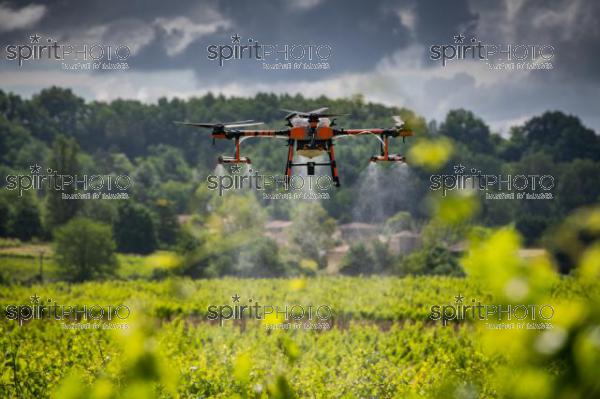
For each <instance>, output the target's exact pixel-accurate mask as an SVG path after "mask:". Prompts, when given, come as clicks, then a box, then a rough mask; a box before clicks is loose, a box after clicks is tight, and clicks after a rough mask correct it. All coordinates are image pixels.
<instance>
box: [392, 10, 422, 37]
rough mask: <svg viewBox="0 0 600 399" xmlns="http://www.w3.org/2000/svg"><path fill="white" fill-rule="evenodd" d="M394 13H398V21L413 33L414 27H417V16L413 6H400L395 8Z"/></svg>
mask: <svg viewBox="0 0 600 399" xmlns="http://www.w3.org/2000/svg"><path fill="white" fill-rule="evenodd" d="M396 15H398V18H399V19H400V23H401V24H402V25H404V26H405V27H406V28H407V29H408V30H409V31H410V32H411V33H413V34H414V32H415V29H416V28H417V16H416V14H415V10H414V7H412V6H402V7H400V8H398V9H397V10H396Z"/></svg>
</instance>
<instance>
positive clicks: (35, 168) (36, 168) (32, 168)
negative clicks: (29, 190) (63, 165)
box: [29, 163, 42, 175]
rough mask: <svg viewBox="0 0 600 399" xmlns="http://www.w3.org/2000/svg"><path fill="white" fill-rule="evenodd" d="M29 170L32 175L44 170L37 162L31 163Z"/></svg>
mask: <svg viewBox="0 0 600 399" xmlns="http://www.w3.org/2000/svg"><path fill="white" fill-rule="evenodd" d="M29 170H30V171H31V174H32V175H37V174H39V173H40V171H41V170H42V167H41V166H40V165H38V164H37V163H36V164H35V165H30V166H29Z"/></svg>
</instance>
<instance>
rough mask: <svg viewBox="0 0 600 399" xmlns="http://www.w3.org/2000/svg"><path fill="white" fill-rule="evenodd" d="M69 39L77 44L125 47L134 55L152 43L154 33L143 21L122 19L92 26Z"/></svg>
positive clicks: (73, 34) (70, 35)
mask: <svg viewBox="0 0 600 399" xmlns="http://www.w3.org/2000/svg"><path fill="white" fill-rule="evenodd" d="M69 37H71V38H76V39H74V40H76V41H78V42H87V43H95V42H102V43H106V44H119V45H125V46H127V47H129V50H131V52H132V53H133V54H136V53H137V52H139V51H140V50H141V49H142V48H144V47H146V46H147V45H148V44H150V43H152V41H153V40H154V39H155V37H156V33H155V31H154V28H153V27H152V26H148V24H147V23H145V22H144V21H140V20H137V19H124V20H118V21H115V22H111V23H109V24H105V25H94V26H92V27H90V28H87V29H86V30H84V31H82V32H73V33H71V34H69Z"/></svg>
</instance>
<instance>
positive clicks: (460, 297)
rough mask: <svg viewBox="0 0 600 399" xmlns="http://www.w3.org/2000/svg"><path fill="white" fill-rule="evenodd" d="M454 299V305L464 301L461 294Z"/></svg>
mask: <svg viewBox="0 0 600 399" xmlns="http://www.w3.org/2000/svg"><path fill="white" fill-rule="evenodd" d="M454 298H455V299H456V303H462V301H463V299H465V297H464V296H463V295H462V294H458V295H456V296H455V297H454Z"/></svg>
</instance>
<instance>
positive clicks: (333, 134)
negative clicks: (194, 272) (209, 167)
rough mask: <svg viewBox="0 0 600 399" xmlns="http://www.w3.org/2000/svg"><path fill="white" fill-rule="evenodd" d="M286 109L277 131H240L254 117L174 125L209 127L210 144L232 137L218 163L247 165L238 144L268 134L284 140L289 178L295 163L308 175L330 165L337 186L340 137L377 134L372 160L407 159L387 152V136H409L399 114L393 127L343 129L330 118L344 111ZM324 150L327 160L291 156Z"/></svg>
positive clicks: (286, 173) (310, 155)
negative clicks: (231, 152) (227, 153)
mask: <svg viewBox="0 0 600 399" xmlns="http://www.w3.org/2000/svg"><path fill="white" fill-rule="evenodd" d="M282 111H284V112H287V115H286V116H285V120H286V122H287V123H286V127H285V128H283V129H280V130H276V129H270V130H243V129H241V128H247V127H252V126H259V125H262V124H263V122H255V121H254V120H245V121H237V122H227V123H193V122H175V123H177V124H181V125H186V126H192V127H199V128H207V129H212V138H213V143H214V140H215V139H227V140H234V143H235V154H234V156H220V157H219V158H218V162H219V164H228V163H232V164H239V163H246V164H250V163H251V161H250V159H249V158H247V157H242V156H241V155H240V145H241V143H242V142H243V141H245V140H247V139H249V138H251V137H271V138H280V139H285V140H287V142H288V144H287V147H288V155H287V164H286V168H285V175H286V176H287V177H288V178H290V177H291V176H292V169H293V168H294V167H296V166H306V169H307V174H308V175H309V176H310V175H314V174H315V167H316V166H329V168H330V169H331V178H332V180H333V183H334V184H335V185H336V186H338V187H339V185H340V179H339V175H338V169H337V163H336V160H335V152H334V141H335V140H337V139H339V138H342V137H350V136H358V135H361V134H370V135H373V136H374V137H376V138H377V139H378V140H379V141H380V143H381V152H380V154H379V155H375V156H372V157H371V159H370V161H371V162H406V160H405V157H404V156H402V155H399V154H390V151H389V138H390V137H402V141H404V139H405V138H406V137H408V136H412V134H413V133H412V131H411V130H410V129H408V128H406V127H405V125H404V122H403V121H402V119H401V118H400V117H399V116H393V117H392V118H393V119H394V127H392V128H388V129H383V128H368V129H342V128H338V127H336V126H337V125H336V123H335V119H330V118H333V117H339V116H344V114H334V113H328V112H327V111H328V108H327V107H323V108H318V109H315V110H312V111H308V112H303V111H294V110H288V109H283V110H282ZM323 153H326V154H327V155H328V157H329V161H328V162H314V161H307V162H304V163H297V162H294V155H295V154H298V155H301V156H304V157H307V158H308V159H311V160H312V159H313V158H315V157H317V156H320V155H323Z"/></svg>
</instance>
